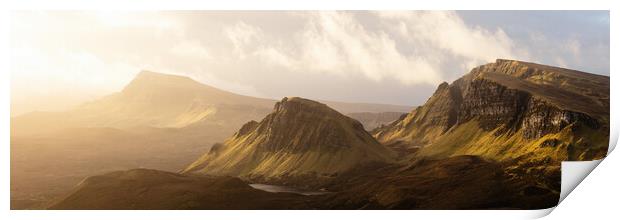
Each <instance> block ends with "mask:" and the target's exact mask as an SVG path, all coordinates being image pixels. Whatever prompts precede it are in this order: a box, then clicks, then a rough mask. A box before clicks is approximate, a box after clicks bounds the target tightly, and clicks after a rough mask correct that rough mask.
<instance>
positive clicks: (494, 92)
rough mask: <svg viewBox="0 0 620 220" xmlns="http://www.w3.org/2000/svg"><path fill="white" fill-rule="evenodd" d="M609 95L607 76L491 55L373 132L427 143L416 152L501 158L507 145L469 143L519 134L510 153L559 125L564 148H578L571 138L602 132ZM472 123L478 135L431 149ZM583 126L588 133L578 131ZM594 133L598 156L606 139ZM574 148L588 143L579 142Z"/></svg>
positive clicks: (393, 139)
mask: <svg viewBox="0 0 620 220" xmlns="http://www.w3.org/2000/svg"><path fill="white" fill-rule="evenodd" d="M608 101H609V78H608V77H605V76H597V75H593V74H589V73H584V72H578V71H573V70H567V69H562V68H556V67H549V66H543V65H539V64H533V63H526V62H520V61H510V60H497V61H496V62H495V63H490V64H487V65H483V66H480V67H477V68H474V69H473V70H472V71H471V72H470V73H469V74H467V75H465V76H464V77H462V78H460V79H458V80H456V81H455V82H453V83H452V84H447V83H442V84H441V85H439V87H438V88H437V90H436V91H435V93H434V94H433V96H432V97H431V98H429V100H428V101H427V103H425V104H424V105H423V106H421V107H419V108H417V109H415V110H414V111H412V112H411V113H409V114H408V115H407V116H406V117H404V118H402V119H401V120H398V121H395V122H394V123H392V124H390V125H388V126H384V127H381V128H378V129H376V130H374V132H373V133H374V135H375V137H377V138H378V139H379V140H380V141H381V142H384V143H392V142H398V141H400V142H406V143H408V144H410V145H416V146H425V147H424V148H428V149H422V151H421V152H422V154H424V153H425V152H426V153H428V154H429V155H435V154H467V153H481V154H483V155H484V156H488V157H492V158H502V159H505V158H506V155H501V154H502V153H504V154H505V153H506V152H500V151H497V152H494V151H493V150H486V151H484V152H482V150H481V149H480V148H481V147H482V146H481V147H472V146H468V144H469V143H473V142H475V141H479V140H481V138H483V135H482V134H483V133H492V134H493V135H492V136H484V137H487V138H490V139H493V140H492V141H498V139H502V138H504V139H505V140H508V139H510V138H511V137H517V136H518V139H519V140H518V143H517V142H515V141H516V140H513V142H512V143H513V145H516V146H511V149H510V150H509V151H512V152H515V154H514V155H510V156H509V157H512V158H517V157H519V156H523V155H526V154H531V153H535V152H537V151H538V150H539V149H540V148H542V147H540V146H532V144H533V143H534V142H536V141H537V140H540V139H546V138H547V137H548V136H551V135H554V134H560V133H562V132H563V131H565V133H567V134H568V136H570V138H568V137H567V138H565V140H563V143H564V144H565V145H564V147H567V146H569V145H573V146H572V147H576V146H574V145H576V144H575V143H573V140H578V139H580V138H581V139H583V140H585V139H588V138H589V137H590V136H592V133H593V132H594V131H595V132H602V133H603V134H606V135H607V136H608V134H609V131H608V128H609V125H608V123H609V121H608V118H609V103H608ZM472 122H473V123H475V124H476V126H474V127H475V128H474V129H470V131H469V132H477V134H476V137H471V138H470V139H468V141H469V142H461V143H452V145H453V146H451V147H446V146H442V147H436V148H435V149H433V145H434V144H435V143H438V142H440V143H445V144H447V142H448V141H447V140H443V141H442V140H441V139H442V138H443V137H447V134H450V133H454V132H457V130H458V128H459V127H460V126H462V125H464V124H467V123H472ZM478 130H480V131H478ZM585 130H587V131H593V132H588V133H584V131H585ZM459 132H463V134H462V136H463V135H465V134H467V132H466V131H459ZM603 136H604V135H603ZM451 138H452V139H454V137H451ZM592 139H596V140H589V142H590V143H589V145H596V146H588V147H587V148H600V151H601V152H600V153H598V154H596V155H597V156H592V157H600V156H602V155H604V153H606V142H605V141H601V140H600V139H599V138H592ZM507 144H509V143H504V145H507ZM558 146H559V145H558ZM484 147H488V148H492V147H493V146H492V145H490V146H489V145H487V146H484ZM438 148H441V149H438ZM519 148H528V149H519ZM576 148H579V149H582V150H584V151H586V150H587V149H586V147H585V146H577V147H576ZM474 149H475V150H474ZM564 150H566V149H564ZM603 151H605V152H603ZM517 152H518V153H517ZM591 155H593V154H591ZM567 157H568V156H567V155H566V153H559V154H555V155H554V156H552V159H557V160H561V159H567ZM582 159H594V158H582Z"/></svg>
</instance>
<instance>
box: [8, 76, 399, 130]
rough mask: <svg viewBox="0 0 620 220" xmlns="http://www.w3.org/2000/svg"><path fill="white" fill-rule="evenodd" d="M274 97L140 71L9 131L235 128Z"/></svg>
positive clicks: (345, 107)
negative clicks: (105, 92)
mask: <svg viewBox="0 0 620 220" xmlns="http://www.w3.org/2000/svg"><path fill="white" fill-rule="evenodd" d="M275 102H276V101H275V100H271V99H263V98H256V97H250V96H243V95H238V94H234V93H231V92H227V91H224V90H220V89H217V88H214V87H211V86H208V85H204V84H201V83H199V82H197V81H194V80H193V79H191V78H188V77H184V76H177V75H168V74H161V73H155V72H149V71H142V72H140V73H139V74H138V75H137V76H136V78H134V80H132V81H131V82H130V83H129V84H128V85H127V86H126V87H125V88H124V89H123V90H122V91H121V92H118V93H115V94H112V95H109V96H106V97H104V98H101V99H98V100H95V101H92V102H88V103H85V104H83V105H80V106H79V107H77V108H75V109H73V110H70V111H67V112H33V113H29V114H25V115H21V116H17V117H14V118H12V121H11V133H12V135H29V134H33V133H41V132H47V131H53V130H59V129H63V128H71V127H113V128H123V129H126V128H135V127H156V128H181V127H187V126H219V127H221V129H224V130H227V131H229V132H231V133H232V132H234V129H236V128H237V127H239V126H241V125H242V124H243V123H245V122H247V121H250V120H258V119H260V118H262V117H264V116H265V115H267V114H268V113H269V112H270V110H271V106H273V104H275ZM328 103H329V105H330V106H331V107H333V108H335V109H337V110H339V111H342V112H345V113H350V112H384V111H394V110H403V109H409V108H410V107H408V106H398V105H385V104H367V103H347V102H333V101H329V102H328Z"/></svg>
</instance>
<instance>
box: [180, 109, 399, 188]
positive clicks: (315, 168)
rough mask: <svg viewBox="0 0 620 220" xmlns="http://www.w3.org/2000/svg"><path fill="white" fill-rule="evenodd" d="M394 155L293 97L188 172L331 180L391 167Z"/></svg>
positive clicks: (346, 122)
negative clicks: (371, 167) (369, 166)
mask: <svg viewBox="0 0 620 220" xmlns="http://www.w3.org/2000/svg"><path fill="white" fill-rule="evenodd" d="M393 156H394V153H393V152H392V151H390V150H389V149H387V148H385V147H384V146H382V145H381V144H379V143H378V142H377V141H376V140H375V139H374V138H373V137H372V136H371V135H370V134H369V133H368V132H366V131H365V130H364V128H363V126H362V124H360V123H359V122H358V121H356V120H354V119H351V118H349V117H347V116H344V115H342V114H340V113H339V112H337V111H335V110H333V109H331V108H329V107H328V106H327V105H325V104H322V103H319V102H315V101H311V100H307V99H302V98H296V97H294V98H284V99H282V101H280V102H278V103H276V104H275V107H274V109H273V112H272V113H271V114H269V115H267V117H265V118H264V119H263V120H262V121H260V122H258V123H257V122H249V123H247V124H245V125H244V126H243V127H242V128H241V129H240V130H239V131H238V132H237V133H236V134H235V135H233V137H231V138H229V139H228V140H226V141H225V143H224V144H223V145H222V146H220V147H217V150H212V151H211V152H209V153H208V154H205V155H204V156H203V157H201V158H200V159H198V160H197V161H195V162H194V163H193V164H191V165H190V166H189V167H188V168H187V169H186V170H185V171H184V172H185V173H199V174H211V175H232V176H241V177H244V178H253V179H255V178H261V179H263V180H268V179H279V178H282V177H288V178H294V177H295V176H314V177H322V176H323V177H327V176H334V175H337V174H339V173H341V172H344V171H346V170H349V169H351V168H353V167H356V166H358V165H360V164H364V163H371V162H380V163H389V162H391V161H392V158H393Z"/></svg>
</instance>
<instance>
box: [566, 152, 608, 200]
mask: <svg viewBox="0 0 620 220" xmlns="http://www.w3.org/2000/svg"><path fill="white" fill-rule="evenodd" d="M603 160H604V159H600V160H592V161H564V162H562V190H561V191H560V200H559V201H558V205H559V204H560V203H562V201H563V200H564V199H565V198H566V197H567V196H568V194H570V193H571V192H572V191H573V190H574V189H575V188H576V187H577V186H578V185H579V183H581V181H583V180H584V179H585V178H586V177H587V176H588V175H589V174H590V173H591V172H592V170H594V168H596V167H597V166H598V165H599V164H600V163H601V162H602V161H603Z"/></svg>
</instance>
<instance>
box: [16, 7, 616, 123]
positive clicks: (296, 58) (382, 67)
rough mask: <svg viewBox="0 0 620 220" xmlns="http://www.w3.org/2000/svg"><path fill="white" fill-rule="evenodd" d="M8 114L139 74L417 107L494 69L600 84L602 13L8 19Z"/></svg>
mask: <svg viewBox="0 0 620 220" xmlns="http://www.w3.org/2000/svg"><path fill="white" fill-rule="evenodd" d="M10 25H11V27H10V31H11V33H10V41H11V46H10V49H11V52H10V53H11V57H10V59H11V60H10V65H11V67H10V68H11V115H16V114H21V113H25V112H30V111H59V110H65V109H68V108H71V107H72V106H75V105H77V104H79V103H82V102H85V101H90V100H93V99H96V98H98V97H101V96H104V95H107V94H110V93H113V92H117V91H120V90H122V88H123V87H124V86H125V85H126V84H128V83H129V82H130V81H131V79H133V77H135V75H136V74H137V73H139V72H140V71H141V70H149V71H154V72H161V73H168V74H177V75H184V76H189V77H191V78H193V79H195V80H198V81H200V82H202V83H205V84H208V85H211V86H214V87H217V88H220V89H224V90H228V91H232V92H235V93H239V94H243V95H250V96H257V97H265V98H274V99H280V98H281V97H284V96H301V97H305V98H311V99H320V100H334V101H348V102H365V103H386V104H402V105H420V104H423V103H424V101H425V100H426V99H428V97H429V96H430V95H431V94H432V92H433V91H434V90H435V88H436V87H437V85H439V84H440V83H441V82H444V81H446V82H451V81H453V80H455V79H457V78H459V77H460V76H462V75H463V74H465V73H467V72H468V71H469V70H471V69H472V68H474V67H476V66H478V65H482V64H485V63H489V62H493V61H494V60H495V59H497V58H504V59H516V60H524V61H530V62H537V63H542V64H548V65H554V66H560V67H565V68H571V69H577V70H581V71H586V72H591V73H595V74H602V75H609V68H610V67H609V62H610V61H609V51H610V49H609V48H610V39H609V12H608V11H162V12H156V11H141V12H131V11H124V12H121V11H19V12H13V14H12V16H11V21H10Z"/></svg>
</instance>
